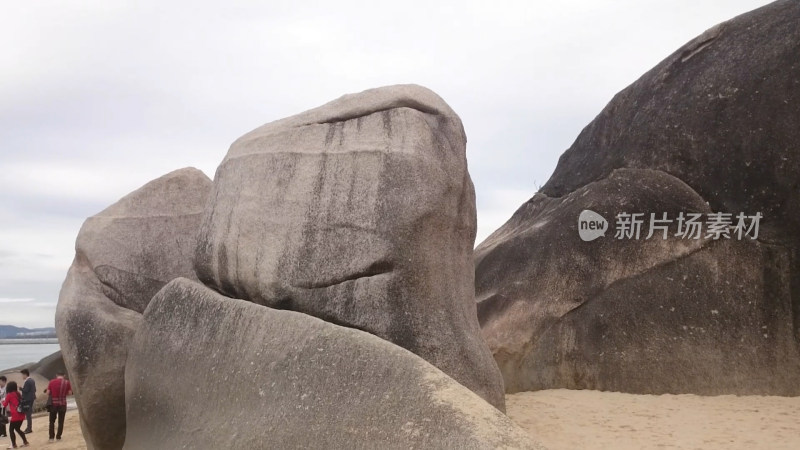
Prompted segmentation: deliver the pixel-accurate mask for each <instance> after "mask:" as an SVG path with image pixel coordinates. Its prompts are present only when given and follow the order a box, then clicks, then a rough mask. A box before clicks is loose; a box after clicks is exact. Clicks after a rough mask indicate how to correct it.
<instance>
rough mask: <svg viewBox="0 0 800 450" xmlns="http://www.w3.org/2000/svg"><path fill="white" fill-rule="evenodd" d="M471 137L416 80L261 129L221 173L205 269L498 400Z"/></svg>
mask: <svg viewBox="0 0 800 450" xmlns="http://www.w3.org/2000/svg"><path fill="white" fill-rule="evenodd" d="M465 145H466V137H465V134H464V130H463V127H462V124H461V120H460V119H459V118H458V116H457V115H456V113H455V112H453V110H452V109H450V107H449V106H448V105H447V104H446V103H445V102H444V101H443V100H442V99H441V98H440V97H439V96H437V95H436V94H435V93H433V92H432V91H430V90H428V89H425V88H423V87H420V86H414V85H402V86H389V87H384V88H378V89H372V90H368V91H365V92H362V93H358V94H352V95H346V96H344V97H341V98H339V99H337V100H334V101H332V102H330V103H328V104H326V105H323V106H321V107H319V108H316V109H312V110H310V111H307V112H304V113H301V114H299V115H296V116H293V117H289V118H287V119H283V120H279V121H276V122H272V123H269V124H267V125H264V126H262V127H260V128H257V129H256V130H253V131H252V132H250V133H248V134H246V135H244V136H242V137H241V138H239V139H238V140H237V141H236V142H234V143H233V145H232V146H231V148H230V150H229V151H228V153H227V155H226V156H225V159H224V160H223V161H222V163H221V164H220V166H219V168H218V169H217V172H216V175H215V179H214V188H213V192H212V194H211V201H210V207H209V208H208V209H207V211H206V214H205V217H204V221H203V225H202V227H201V231H200V234H199V238H198V245H197V253H196V258H195V268H196V271H197V274H198V277H199V278H200V280H201V281H202V282H203V283H204V284H206V285H207V286H209V287H212V288H213V289H215V290H217V291H219V292H221V293H223V294H224V295H226V296H229V297H232V298H240V299H244V300H249V301H252V302H254V303H258V304H260V305H264V306H268V307H272V308H278V309H288V310H293V311H299V312H303V313H306V314H310V315H312V316H315V317H319V318H321V319H323V320H325V321H328V322H331V323H335V324H338V325H342V326H346V327H350V328H356V329H360V330H364V331H367V332H369V333H372V334H374V335H376V336H378V337H380V338H383V339H386V340H388V341H390V342H393V343H395V344H397V345H400V346H402V347H404V348H406V349H408V350H410V351H412V352H414V353H416V354H417V355H419V356H421V357H422V358H424V359H425V360H427V361H429V362H430V363H432V364H433V365H435V366H436V367H438V368H439V369H441V370H442V371H444V372H445V373H447V374H448V375H450V376H452V377H453V378H455V379H456V380H457V381H458V382H460V383H461V384H463V385H464V386H466V387H467V388H469V389H471V390H473V391H474V392H476V393H478V394H479V395H481V396H482V397H483V398H485V399H486V400H487V401H489V402H490V403H492V404H493V405H495V406H496V407H498V408H500V409H503V408H504V396H503V381H502V377H501V375H500V372H499V370H498V368H497V365H496V364H495V362H494V360H493V359H492V356H491V353H490V352H489V350H488V348H487V346H486V343H485V342H484V341H483V339H482V338H481V335H480V329H479V326H478V321H477V313H476V310H475V301H474V269H473V266H472V249H473V245H474V239H475V231H476V216H475V193H474V188H473V185H472V181H471V179H470V176H469V172H468V171H467V161H466V155H465Z"/></svg>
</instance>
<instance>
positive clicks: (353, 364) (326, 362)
mask: <svg viewBox="0 0 800 450" xmlns="http://www.w3.org/2000/svg"><path fill="white" fill-rule="evenodd" d="M186 374H196V375H195V376H193V377H192V378H191V380H190V382H188V383H187V382H182V380H185V377H186ZM125 377H126V381H127V383H126V386H125V389H126V398H127V399H128V403H127V421H128V434H127V438H126V440H125V448H126V449H151V448H286V449H290V448H348V449H349V448H354V449H355V448H398V449H399V448H458V449H479V448H485V449H495V448H514V449H523V448H541V447H539V446H538V445H536V444H535V443H533V442H532V441H531V440H530V438H529V437H528V436H527V435H526V434H525V432H524V431H522V430H521V429H519V428H518V427H517V426H516V425H514V424H513V423H512V422H511V421H510V419H508V418H507V417H506V416H505V415H503V414H502V413H500V412H499V411H498V410H497V409H495V408H493V407H492V406H491V405H489V404H488V403H486V402H485V401H483V400H482V399H481V398H480V397H478V396H477V395H476V394H474V393H473V392H471V391H469V390H468V389H466V388H464V387H463V386H461V385H460V384H458V383H456V382H455V381H454V380H453V379H451V378H450V377H448V376H447V375H445V374H444V373H442V372H441V371H440V370H438V369H436V368H435V367H434V366H432V365H431V364H429V363H428V362H426V361H424V360H423V359H422V358H420V357H418V356H416V355H414V354H413V353H411V352H409V351H407V350H405V349H403V348H401V347H398V346H396V345H394V344H392V343H389V342H387V341H385V340H383V339H380V338H378V337H376V336H373V335H371V334H369V333H365V332H362V331H359V330H355V329H352V328H346V327H341V326H338V325H334V324H331V323H328V322H325V321H322V320H319V319H317V318H314V317H311V316H309V315H306V314H300V313H296V312H293V311H281V310H275V309H272V308H268V307H264V306H261V305H257V304H254V303H252V302H248V301H241V300H235V299H230V298H227V297H224V296H222V295H220V294H218V293H216V292H214V291H212V290H211V289H208V288H206V287H205V286H203V285H201V284H199V283H195V282H192V281H190V280H186V279H177V280H174V281H172V282H171V283H169V284H168V285H167V286H165V287H164V288H163V289H162V290H161V291H160V292H159V293H158V294H157V295H156V296H155V298H154V299H153V301H152V303H151V304H150V306H149V307H148V309H147V311H146V312H145V314H144V322H143V324H142V326H141V327H140V328H139V330H138V331H137V332H136V335H135V338H134V340H133V343H132V344H131V346H130V350H129V353H128V364H127V367H126V373H125ZM179 380H181V381H179Z"/></svg>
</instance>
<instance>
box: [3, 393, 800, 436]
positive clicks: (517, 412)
mask: <svg viewBox="0 0 800 450" xmlns="http://www.w3.org/2000/svg"><path fill="white" fill-rule="evenodd" d="M506 402H507V409H508V415H509V416H510V417H511V418H512V419H513V420H514V421H515V422H516V423H517V424H519V425H520V426H521V427H522V428H524V429H525V430H526V431H528V433H530V434H531V436H533V437H534V438H535V439H536V440H537V441H539V442H541V443H542V444H544V445H545V446H546V447H547V448H548V449H550V450H559V449H570V450H573V449H621V450H625V449H691V450H694V449H703V450H709V449H710V450H714V449H726V450H727V449H748V450H750V449H770V450H772V449H775V450H777V449H792V450H796V449H800V397H793V398H787V397H762V396H745V397H737V396H733V395H724V396H718V397H701V396H697V395H632V394H620V393H612V392H597V391H569V390H564V389H558V390H551V391H540V392H522V393H519V394H512V395H507V396H506ZM33 430H34V433H33V434H30V435H28V439H29V440H30V442H31V447H30V448H32V449H35V448H42V449H47V450H67V449H70V450H71V449H85V448H86V443H85V442H84V440H83V436H82V435H81V429H80V424H79V423H78V412H77V411H69V412H68V413H67V420H66V422H65V425H64V435H63V439H62V441H61V442H58V443H54V444H49V443H48V442H47V438H48V436H47V417H46V416H41V417H35V418H34V420H33ZM9 443H10V441H9V440H8V439H0V444H3V445H2V448H5V447H7V446H8V444H9ZM18 444H19V442H18Z"/></svg>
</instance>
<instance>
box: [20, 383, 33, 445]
mask: <svg viewBox="0 0 800 450" xmlns="http://www.w3.org/2000/svg"><path fill="white" fill-rule="evenodd" d="M20 372H22V379H23V380H24V382H23V384H22V406H23V407H24V408H26V409H25V417H26V418H27V419H28V428H26V429H25V433H33V417H32V416H33V402H34V400H36V382H35V381H33V378H31V373H30V372H29V371H28V369H22V370H21V371H20Z"/></svg>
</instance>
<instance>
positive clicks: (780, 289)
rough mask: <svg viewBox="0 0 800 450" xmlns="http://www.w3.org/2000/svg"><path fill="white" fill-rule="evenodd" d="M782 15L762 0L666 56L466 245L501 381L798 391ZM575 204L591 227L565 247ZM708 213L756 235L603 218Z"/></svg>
mask: <svg viewBox="0 0 800 450" xmlns="http://www.w3.org/2000/svg"><path fill="white" fill-rule="evenodd" d="M798 21H800V3H798V2H794V1H779V2H775V3H772V4H770V5H768V6H766V7H764V8H761V9H758V10H756V11H754V12H751V13H748V14H745V15H743V16H740V17H737V18H735V19H733V20H731V21H729V22H726V23H723V24H721V25H718V26H716V27H714V28H712V29H711V30H709V31H707V32H706V33H704V34H703V35H701V36H700V37H698V38H697V39H695V40H693V41H692V42H690V43H688V44H687V45H686V46H684V47H683V48H681V49H679V50H678V51H677V52H675V53H674V54H673V55H671V56H670V57H668V58H667V59H666V60H665V61H663V62H662V63H660V64H659V65H658V66H656V67H655V68H654V69H652V70H651V71H650V72H648V73H647V74H645V75H644V76H643V77H642V78H641V79H639V80H638V81H636V82H635V83H634V84H633V85H631V86H630V87H628V88H627V89H625V90H624V91H622V92H620V93H619V94H618V95H617V96H616V97H615V98H614V99H613V100H612V101H611V103H610V104H609V105H608V106H607V107H606V109H605V110H604V111H603V112H602V113H601V114H600V115H599V116H598V117H597V118H596V119H595V120H594V121H593V122H592V123H591V124H589V126H587V127H586V128H585V129H584V130H583V132H582V133H581V134H580V136H579V137H578V139H577V141H576V142H575V143H574V144H573V146H572V147H571V148H570V149H569V150H567V151H566V152H565V153H564V155H563V156H562V157H561V159H560V161H559V164H558V167H557V168H556V170H555V172H554V174H553V176H552V178H551V179H550V180H549V181H548V182H547V184H545V186H544V187H543V188H542V191H541V193H539V194H536V195H535V196H534V197H533V198H532V199H531V200H530V201H528V202H527V203H525V204H524V205H522V207H520V209H519V210H518V211H517V212H516V213H515V214H514V216H513V217H512V218H511V219H510V220H509V222H508V223H506V224H505V225H503V227H501V228H500V229H499V230H497V231H496V232H495V233H494V234H492V235H491V236H490V237H489V238H488V239H487V240H486V241H485V242H483V243H482V244H481V245H480V246H479V247H478V248H477V249H476V257H475V262H476V295H477V299H478V301H479V302H480V303H479V307H478V310H479V316H480V319H481V323H482V326H483V331H484V334H485V336H486V338H487V341H488V342H489V345H490V348H491V349H492V351H493V353H494V355H495V357H496V359H497V360H498V362H499V364H500V366H501V370H502V372H503V375H504V378H505V380H506V387H507V390H508V391H510V392H516V391H520V390H535V389H548V388H560V387H567V388H579V389H580V388H589V389H604V390H619V391H627V392H634V393H663V392H675V393H677V392H685V393H700V394H722V393H736V394H777V395H798V394H800V361H799V359H800V357H799V356H798V355H799V353H798V343H797V340H798V335H800V333H798V324H800V263H799V261H800V260H799V259H798V258H799V256H800V251H799V249H800V233H798V230H800V188H799V184H798V183H800V179H799V178H798V175H797V174H798V173H800V126H798V124H800V108H798V107H797V105H798V104H800V28H798V27H797V23H798ZM583 209H590V210H593V211H596V212H598V213H600V214H601V215H603V216H604V217H606V218H607V219H609V221H610V222H612V223H611V227H612V229H610V230H609V232H608V233H607V234H606V237H602V238H598V239H597V240H595V241H591V242H583V241H582V240H580V238H579V236H578V230H577V225H578V223H577V222H578V216H579V214H580V212H581V211H582V210H583ZM712 211H713V212H725V213H732V214H733V215H734V216H735V215H736V214H738V213H740V212H744V213H745V214H748V215H753V214H756V213H761V214H763V219H761V223H760V229H759V236H758V240H751V239H748V238H746V239H745V240H741V241H740V240H737V239H736V238H733V239H723V240H717V241H715V240H709V239H700V240H684V239H680V238H676V237H675V236H674V233H675V231H676V229H675V224H673V227H672V229H671V234H673V236H671V237H670V239H667V240H663V239H661V238H656V239H654V240H652V239H651V240H646V239H644V236H645V235H644V234H643V235H642V237H641V239H640V240H632V241H631V240H625V239H623V240H618V239H615V238H614V234H615V232H614V230H613V222H614V216H615V215H616V214H618V213H621V212H628V213H644V214H645V217H646V218H647V217H649V214H650V213H655V214H657V216H658V217H660V216H661V214H662V213H664V212H667V213H668V217H669V218H672V219H675V218H676V217H677V215H678V213H680V212H684V213H690V212H700V213H709V212H712ZM705 219H707V217H705ZM645 226H647V225H645ZM645 230H646V228H645ZM704 233H705V231H704Z"/></svg>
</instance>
